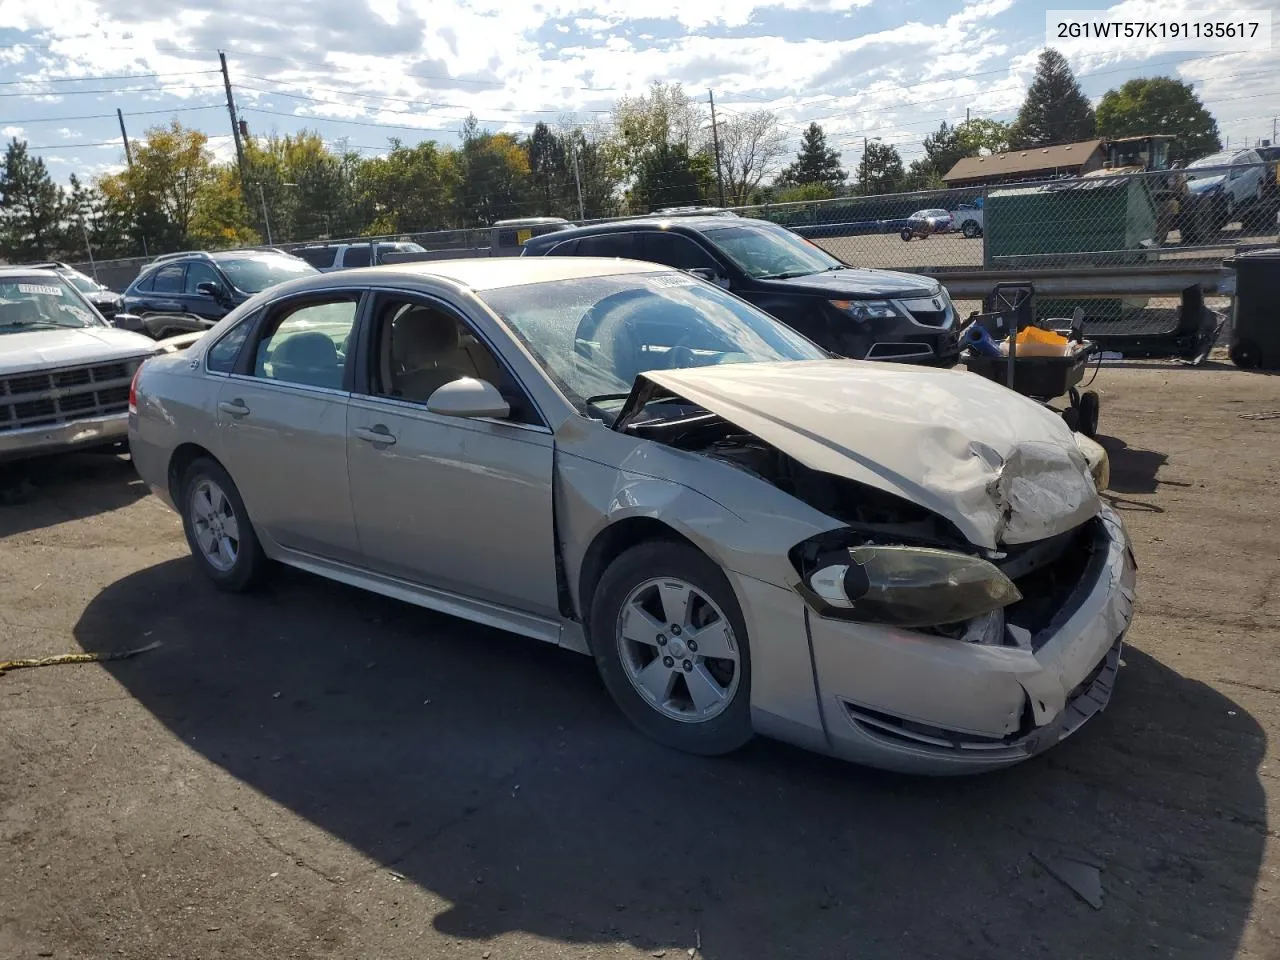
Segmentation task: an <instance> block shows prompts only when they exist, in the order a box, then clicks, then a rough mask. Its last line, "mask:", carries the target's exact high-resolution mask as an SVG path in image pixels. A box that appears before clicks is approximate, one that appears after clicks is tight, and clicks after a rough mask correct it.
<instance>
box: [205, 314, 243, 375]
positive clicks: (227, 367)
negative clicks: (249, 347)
mask: <svg viewBox="0 0 1280 960" xmlns="http://www.w3.org/2000/svg"><path fill="white" fill-rule="evenodd" d="M252 327H253V321H252V320H245V321H244V322H243V323H237V324H236V325H235V326H234V327H232V328H231V329H230V330H229V331H227V333H226V334H225V335H224V336H223V337H222V339H220V340H219V341H218V342H217V343H215V344H214V345H213V346H212V347H210V348H209V352H208V353H207V354H206V355H205V358H204V365H205V368H206V369H207V370H209V371H210V372H212V373H230V372H231V371H232V370H234V369H235V366H236V358H237V357H238V356H240V349H241V348H242V347H243V346H244V342H245V340H246V339H247V338H248V336H249V331H250V329H252Z"/></svg>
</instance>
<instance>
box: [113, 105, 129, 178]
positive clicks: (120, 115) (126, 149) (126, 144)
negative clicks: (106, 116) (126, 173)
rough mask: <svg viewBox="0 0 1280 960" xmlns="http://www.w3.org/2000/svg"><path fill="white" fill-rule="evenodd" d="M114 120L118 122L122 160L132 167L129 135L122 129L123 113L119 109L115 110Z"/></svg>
mask: <svg viewBox="0 0 1280 960" xmlns="http://www.w3.org/2000/svg"><path fill="white" fill-rule="evenodd" d="M116 119H117V120H119V121H120V139H121V140H123V141H124V159H125V161H126V162H127V163H128V164H129V166H131V167H132V166H133V149H132V148H131V147H130V146H129V134H128V133H127V132H126V131H125V129H124V113H123V112H121V110H120V108H119V107H117V108H116Z"/></svg>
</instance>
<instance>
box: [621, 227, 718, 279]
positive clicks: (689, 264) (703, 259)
mask: <svg viewBox="0 0 1280 960" xmlns="http://www.w3.org/2000/svg"><path fill="white" fill-rule="evenodd" d="M639 240H640V242H639V243H638V244H636V252H635V253H634V254H632V256H634V257H636V258H637V259H639V260H651V261H652V262H654V263H662V264H666V265H667V266H668V267H675V268H676V269H677V270H692V269H693V268H695V267H703V268H705V269H708V270H714V271H715V272H716V273H719V274H723V273H724V269H723V268H722V267H721V266H720V264H718V263H716V261H715V260H714V259H713V258H712V256H711V254H709V253H707V252H706V251H705V250H703V249H702V247H700V246H698V244H697V243H695V242H694V241H693V240H690V239H689V238H688V237H685V236H682V235H680V234H678V233H658V232H657V231H652V232H649V233H642V234H640V236H639Z"/></svg>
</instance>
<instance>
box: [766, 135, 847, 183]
mask: <svg viewBox="0 0 1280 960" xmlns="http://www.w3.org/2000/svg"><path fill="white" fill-rule="evenodd" d="M848 178H849V174H848V173H846V172H845V171H844V170H843V169H841V167H840V154H839V152H837V151H835V150H832V149H831V148H829V147H828V146H827V135H826V134H825V133H824V132H823V130H822V127H820V126H818V124H816V123H811V124H809V128H808V129H807V130H805V132H804V139H803V142H802V143H801V144H800V150H799V152H798V153H797V154H796V159H795V162H794V163H792V164H790V165H788V166H787V167H785V168H784V169H783V171H782V172H781V173H780V174H778V185H779V186H782V187H802V186H808V185H810V184H819V185H821V186H824V187H828V188H830V189H831V190H838V189H839V188H840V187H841V186H843V185H844V182H845V181H846V180H847V179H848Z"/></svg>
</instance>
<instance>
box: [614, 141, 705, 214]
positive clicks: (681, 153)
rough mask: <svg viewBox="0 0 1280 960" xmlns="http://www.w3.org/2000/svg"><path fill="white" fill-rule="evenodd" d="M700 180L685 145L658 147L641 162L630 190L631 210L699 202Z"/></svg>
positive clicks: (668, 144)
mask: <svg viewBox="0 0 1280 960" xmlns="http://www.w3.org/2000/svg"><path fill="white" fill-rule="evenodd" d="M701 179H702V177H701V176H700V171H699V169H698V165H697V164H696V163H695V161H694V158H692V157H690V156H689V151H688V150H687V149H685V146H684V144H682V143H676V144H670V143H663V144H659V145H658V146H657V147H655V148H654V149H653V150H651V151H650V152H649V154H648V155H647V156H645V158H644V159H643V160H642V161H641V162H640V172H639V174H638V175H637V176H636V183H635V186H634V187H632V188H631V207H632V209H633V210H636V211H639V210H642V209H648V210H656V209H659V208H661V207H678V206H684V205H686V204H696V203H701V202H702V188H701V185H700V180H701Z"/></svg>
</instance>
